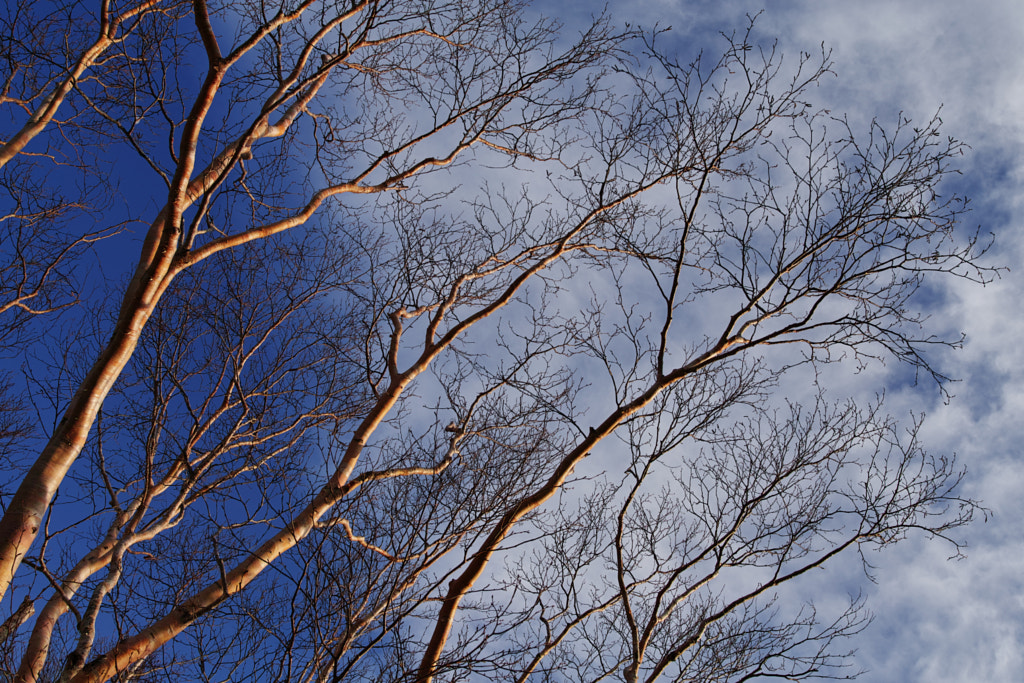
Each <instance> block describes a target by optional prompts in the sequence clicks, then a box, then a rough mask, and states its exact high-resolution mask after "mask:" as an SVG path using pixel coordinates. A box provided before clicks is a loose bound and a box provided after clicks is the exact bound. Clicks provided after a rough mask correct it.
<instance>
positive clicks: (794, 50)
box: [535, 0, 1024, 683]
mask: <svg viewBox="0 0 1024 683" xmlns="http://www.w3.org/2000/svg"><path fill="white" fill-rule="evenodd" d="M603 4H604V0H566V5H565V7H563V8H557V7H555V6H554V3H552V6H550V7H547V6H545V4H543V3H537V4H536V5H535V8H536V9H537V10H539V11H545V12H551V13H554V14H556V15H559V16H564V17H566V21H567V22H569V23H570V24H571V22H572V21H573V17H579V16H585V15H586V14H588V13H590V12H592V11H600V8H601V7H602V6H603ZM607 7H608V11H609V13H610V14H611V17H612V19H613V20H614V21H616V22H619V23H621V22H625V21H630V22H632V23H634V24H637V23H639V24H641V25H643V26H647V27H650V26H653V25H655V24H657V25H659V26H662V27H666V26H671V27H672V32H671V38H670V39H671V40H675V41H678V44H679V46H680V50H684V51H686V52H688V53H692V52H695V51H696V50H697V49H699V48H700V47H701V46H704V45H707V46H709V50H710V53H711V54H715V50H714V49H713V46H714V45H715V40H716V36H717V33H718V32H719V31H724V32H730V31H732V30H742V29H743V28H744V26H745V24H746V19H745V15H748V14H749V15H754V14H757V13H758V12H761V14H760V16H759V17H758V20H757V27H758V29H757V33H758V36H760V38H761V39H763V40H770V39H771V38H773V37H774V38H777V39H778V41H779V49H780V51H781V52H783V53H784V54H787V55H791V56H792V57H793V58H795V56H796V55H797V54H798V53H799V51H801V50H804V51H810V52H815V51H817V50H818V48H819V46H820V45H821V44H824V45H825V47H826V48H828V49H831V51H832V59H833V62H834V67H833V68H834V71H835V73H836V75H835V77H834V78H827V79H826V80H825V82H824V83H823V84H822V85H821V87H820V88H819V89H818V91H817V92H816V94H815V95H816V97H817V98H818V100H817V102H816V104H818V105H820V106H823V107H827V108H829V109H831V110H832V111H833V112H835V113H837V114H840V113H845V114H848V115H849V117H850V120H851V121H852V122H854V123H855V125H856V124H857V123H859V124H861V126H862V127H863V126H865V125H866V123H867V122H869V121H870V120H871V119H872V117H874V116H878V117H879V118H880V119H881V120H882V121H883V122H885V121H892V120H893V119H894V118H895V116H897V115H898V113H899V112H904V113H905V114H906V115H907V116H910V117H911V118H913V119H915V120H927V119H928V118H930V117H931V116H932V115H933V114H935V113H936V112H937V111H938V112H939V114H940V116H941V118H942V119H943V121H944V129H945V131H946V132H948V133H949V134H950V135H954V136H956V137H958V138H960V139H962V140H964V141H965V142H966V143H967V144H969V145H970V147H971V150H970V152H969V153H968V154H967V155H966V156H965V157H964V159H963V161H962V167H961V168H962V171H963V175H962V176H961V177H960V178H959V179H958V180H956V182H955V187H951V188H949V189H950V190H951V191H952V190H955V191H957V192H961V193H966V194H967V195H969V196H970V197H971V198H972V205H973V212H972V213H971V214H969V215H968V217H967V219H966V223H965V226H964V227H965V229H970V228H973V227H976V226H980V228H981V231H982V233H983V234H988V233H991V234H993V235H994V237H995V240H996V241H995V243H994V247H993V249H992V250H991V252H990V254H989V256H988V257H987V262H988V263H989V264H991V265H994V266H1006V267H1008V268H1009V270H1007V271H1005V272H1003V273H1002V277H1001V278H1000V279H999V280H998V281H996V282H994V283H992V284H989V285H988V286H985V287H981V286H978V285H973V284H971V283H968V282H964V281H955V282H946V283H945V284H944V287H945V289H943V290H942V291H941V292H940V295H941V296H940V297H939V301H941V306H940V308H939V309H938V311H937V313H936V318H938V319H937V320H936V321H935V323H936V325H937V326H938V327H939V328H940V329H951V330H957V331H959V330H963V331H964V332H965V333H966V335H967V343H966V345H965V348H964V349H963V350H961V351H959V352H950V353H948V354H944V355H943V357H942V358H941V359H940V363H939V365H940V368H941V369H942V370H944V371H945V372H946V373H947V374H949V375H950V376H952V377H955V378H959V379H960V381H959V382H957V383H956V384H955V385H953V386H952V387H951V392H952V393H953V394H954V395H955V396H954V398H953V399H952V400H951V401H949V402H948V403H946V402H944V401H943V400H942V398H941V396H939V395H938V392H937V391H935V390H934V386H933V385H929V386H914V385H912V384H907V383H906V382H902V381H901V382H895V381H894V377H895V373H897V372H898V371H899V370H898V369H895V368H891V367H890V368H886V369H882V370H878V371H875V372H871V373H865V374H864V375H863V376H860V377H859V378H858V379H857V382H856V385H851V386H849V387H838V389H840V390H841V391H844V392H846V393H852V394H854V395H857V396H860V397H862V398H866V399H870V398H871V397H873V396H874V395H875V394H876V393H877V392H879V391H881V390H883V389H884V390H885V391H886V404H887V407H888V410H889V411H890V412H893V413H894V414H897V415H908V414H909V413H910V412H911V411H913V412H914V413H915V414H919V413H920V412H921V411H925V412H926V413H927V416H926V420H925V422H924V428H923V432H922V434H923V439H924V442H925V445H926V446H927V447H928V448H929V450H931V451H932V452H935V453H937V454H942V453H946V454H948V453H955V454H956V455H957V457H958V460H959V462H960V463H961V464H962V465H963V466H965V467H966V468H967V472H968V474H967V477H966V479H965V483H964V489H963V493H964V494H965V495H966V496H968V497H970V498H973V499H976V500H978V501H980V502H981V503H982V504H983V505H984V506H985V508H987V511H988V512H987V514H986V515H985V517H987V520H984V519H981V518H980V516H979V519H978V521H977V522H976V523H974V524H973V525H972V526H970V527H969V528H968V529H967V530H966V531H965V532H964V535H965V537H966V539H967V541H968V547H967V549H966V557H965V558H963V559H955V560H950V559H948V556H949V554H950V552H951V548H950V546H949V545H947V544H943V543H936V542H929V540H928V539H925V538H912V539H910V540H909V541H908V542H906V543H904V544H901V545H900V546H898V547H897V548H895V549H894V550H891V551H888V552H886V553H884V554H882V555H879V556H877V557H874V556H873V557H871V558H869V559H870V560H871V561H872V563H873V564H874V566H875V568H876V569H875V572H874V576H875V581H876V582H875V583H873V584H872V583H868V582H866V581H865V580H864V579H863V577H862V576H857V575H856V573H857V572H858V571H859V566H853V565H843V566H839V567H835V568H833V569H831V570H830V571H827V572H823V573H822V575H820V576H815V577H811V581H809V582H806V583H801V584H800V589H801V590H807V591H808V592H810V593H814V594H820V595H822V596H827V595H829V594H830V593H831V594H835V593H837V592H840V591H842V590H846V587H847V586H849V585H853V584H855V585H858V586H863V589H864V593H865V596H866V597H867V599H868V606H869V608H871V609H872V611H873V612H874V614H875V621H874V623H873V625H872V626H871V627H870V628H869V629H868V630H867V631H866V632H865V633H863V634H861V635H860V636H859V637H858V639H857V641H856V643H854V645H855V646H856V647H857V648H858V649H859V653H858V654H857V657H856V660H855V666H857V667H861V668H864V669H866V670H867V672H866V673H865V674H864V675H863V676H862V677H861V678H860V680H862V681H870V682H881V683H887V682H893V683H895V682H897V681H898V682H901V683H902V682H917V681H922V682H923V681H928V682H930V683H932V682H933V683H946V682H961V681H991V682H995V683H999V682H1003V681H1005V682H1011V681H1018V680H1020V679H1021V674H1020V672H1021V671H1024V534H1022V533H1021V530H1020V526H1021V524H1020V520H1024V500H1022V498H1024V496H1022V495H1021V492H1022V490H1024V459H1022V458H1021V457H1020V455H1019V451H1020V447H1019V444H1021V443H1024V420H1022V419H1021V418H1020V415H1021V413H1022V412H1024V344H1022V343H1021V340H1024V316H1022V315H1021V312H1022V308H1024V307H1022V305H1021V302H1022V301H1024V270H1022V269H1021V268H1019V267H1018V264H1019V263H1021V261H1022V257H1024V234H1022V231H1021V230H1020V227H1019V226H1020V225H1021V223H1022V221H1024V192H1022V190H1024V188H1022V187H1021V186H1022V184H1024V165H1022V163H1021V161H1020V160H1021V159H1022V158H1024V156H1022V153H1024V117H1022V116H1021V114H1022V111H1024V51H1021V50H1020V49H1019V46H1022V45H1024V3H1021V2H1020V0H973V1H971V2H966V1H964V0H889V1H887V2H882V1H880V0H845V1H844V2H840V1H826V0H819V1H817V2H816V1H814V0H778V1H774V2H773V1H772V0H648V1H647V2H637V0H609V1H608V5H607ZM854 564H856V562H854ZM839 597H840V598H842V597H845V594H844V595H840V596H839Z"/></svg>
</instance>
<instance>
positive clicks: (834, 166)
mask: <svg viewBox="0 0 1024 683" xmlns="http://www.w3.org/2000/svg"><path fill="white" fill-rule="evenodd" d="M0 21H2V28H0V40H2V41H3V42H2V45H3V54H5V55H6V62H5V70H4V88H3V91H2V99H0V105H2V111H3V112H4V113H5V116H4V118H3V119H2V124H0V125H2V132H0V137H2V140H0V143H2V145H0V183H2V185H3V187H4V190H5V191H4V193H3V195H2V198H0V201H3V217H2V220H0V247H2V250H0V258H2V261H0V352H2V353H3V355H4V359H3V363H4V365H5V369H7V370H8V372H7V375H8V380H7V381H6V382H5V383H4V384H2V385H0V390H2V394H0V398H2V403H0V458H3V470H4V471H5V472H6V473H7V475H6V477H5V479H4V481H2V482H0V487H2V488H0V493H2V496H3V506H4V507H3V520H2V522H0V591H2V595H3V599H4V603H3V604H4V605H5V609H6V610H7V611H6V614H5V616H6V615H10V616H9V618H7V620H6V621H5V622H4V623H3V625H2V626H0V670H2V671H3V676H5V679H10V680H17V681H43V680H47V681H48V680H60V681H75V682H81V681H105V680H164V679H175V680H211V681H212V680H226V679H255V680H267V681H272V680H280V681H296V682H297V681H342V680H346V681H349V680H351V681H359V680H374V681H391V680H394V681H399V680H401V681H417V682H423V683H425V682H427V681H433V680H436V681H456V680H487V679H494V680H503V681H504V680H517V681H526V680H539V681H548V680H550V681H560V680H567V681H577V680H579V681H591V680H594V681H596V680H601V679H604V678H609V677H611V678H622V679H623V680H625V681H630V682H632V681H639V680H644V681H655V680H677V681H690V680H695V681H719V680H721V681H743V680H750V679H757V678H758V677H785V678H788V679H789V680H802V679H806V678H815V677H843V676H846V675H848V674H852V673H853V672H854V670H853V669H850V668H848V666H849V664H850V662H849V660H848V657H847V653H848V650H849V648H848V647H847V646H846V645H844V644H842V643H841V642H840V641H841V640H843V639H844V638H846V637H848V636H852V635H854V634H856V633H857V632H859V631H860V630H861V629H862V628H863V626H864V625H865V623H866V619H867V617H866V612H865V611H864V608H863V604H862V603H861V601H860V600H859V599H858V598H851V600H850V602H849V605H848V608H847V609H845V610H840V611H838V612H837V613H834V614H833V613H830V612H828V611H822V612H821V613H819V611H818V610H817V609H816V608H815V606H814V605H813V604H812V602H811V601H806V604H795V603H794V602H793V600H792V595H793V594H792V593H786V592H785V591H787V590H788V588H787V587H788V585H789V584H790V583H791V582H793V581H797V580H799V579H801V578H802V577H805V576H806V575H807V574H808V572H810V571H812V570H814V569H816V568H819V567H822V566H824V565H826V564H827V563H830V562H832V561H833V560H834V559H835V558H837V557H840V556H853V557H856V556H857V555H858V553H859V554H860V557H861V558H862V560H863V561H864V563H865V567H866V568H867V567H869V563H868V560H867V559H866V556H865V553H866V552H867V551H869V550H871V549H874V548H879V547H884V546H887V545H890V544H893V543H896V542H899V541H901V540H902V539H904V538H905V537H906V536H907V534H909V533H914V532H920V533H924V534H927V535H931V536H934V537H938V538H940V539H945V541H947V542H949V543H951V544H952V548H953V552H956V551H957V550H958V548H959V543H960V541H959V537H958V536H957V535H956V533H957V529H958V527H961V526H962V525H963V524H965V523H966V522H967V521H969V520H970V518H971V515H972V513H973V512H974V510H975V504H974V503H973V502H972V501H970V500H965V499H963V498H962V497H961V496H960V495H959V494H958V492H957V485H958V483H959V481H960V477H961V475H962V472H961V471H960V470H959V469H958V467H957V466H956V465H955V463H954V462H953V460H952V458H950V457H947V456H944V455H932V454H930V453H928V452H926V451H925V450H924V449H923V448H922V447H921V445H920V443H919V442H918V439H917V430H918V427H919V423H918V421H917V420H915V419H914V418H913V417H910V418H905V417H903V416H892V415H889V414H888V413H887V412H886V411H885V408H884V405H883V402H882V400H881V398H879V399H878V400H876V401H874V402H872V403H868V404H865V403H863V402H860V403H858V402H856V401H854V400H852V398H850V397H848V396H846V395H844V392H843V390H842V387H836V386H825V382H824V381H823V380H820V377H821V374H820V373H822V372H823V371H824V370H825V369H826V368H833V367H835V366H838V367H839V368H841V371H843V372H845V371H850V372H854V371H856V370H857V368H858V367H862V366H863V365H864V364H870V363H874V362H879V361H881V362H897V363H902V364H905V366H906V367H908V368H909V369H911V370H912V371H913V372H915V373H917V374H918V376H920V377H922V378H926V379H927V380H928V381H933V380H934V382H935V383H936V385H937V386H939V387H940V388H941V387H942V386H943V383H944V381H945V379H946V378H945V377H944V375H943V374H942V371H941V368H937V367H935V365H934V363H933V361H932V356H931V355H929V349H930V348H932V347H934V346H936V345H956V344H957V343H959V340H958V339H946V338H942V337H939V336H936V334H937V331H936V330H933V329H930V327H929V324H928V321H927V318H926V316H925V315H924V310H923V304H922V298H923V297H922V296H921V293H922V288H924V289H927V288H928V287H930V286H931V283H932V282H934V281H935V279H936V278H942V277H959V278H969V279H973V280H979V281H985V280H987V279H988V278H989V277H990V276H991V272H990V271H989V270H986V269H985V268H984V267H982V265H980V263H979V261H978V259H979V256H980V255H981V253H982V252H983V247H984V245H979V244H978V243H977V240H976V238H975V237H974V236H972V235H970V234H965V232H964V230H963V229H962V227H960V226H959V225H958V219H959V217H960V216H961V214H962V213H963V211H964V209H965V202H964V201H963V200H962V199H961V198H959V197H956V196H950V195H945V194H942V193H941V191H942V189H943V188H942V187H941V184H942V182H943V180H944V179H945V178H946V177H947V176H948V175H950V174H952V173H955V172H956V161H957V158H958V157H959V156H960V154H961V153H962V148H963V147H962V144H961V143H960V142H959V141H957V140H956V139H954V138H952V137H949V136H947V135H945V134H944V133H943V132H942V131H941V128H940V121H939V120H938V118H937V117H936V118H934V119H932V120H930V121H924V122H911V121H909V120H908V119H906V118H903V117H900V118H898V119H897V120H894V121H876V122H874V123H872V124H871V125H870V126H868V127H867V128H866V129H864V130H856V129H855V127H854V126H853V125H851V124H850V123H849V122H848V121H847V120H846V119H845V118H843V117H842V115H840V114H837V113H835V112H831V111H828V110H826V109H822V108H820V107H818V106H816V105H815V104H814V103H813V99H814V97H813V95H814V93H813V89H814V87H815V86H816V85H817V84H818V83H819V82H820V80H821V79H822V78H824V77H826V76H828V75H830V73H831V69H832V64H831V61H830V56H829V54H828V52H827V51H825V50H822V51H820V52H817V53H802V54H798V55H790V56H787V57H786V58H785V59H783V56H782V55H781V54H778V53H777V50H776V49H775V47H774V46H773V44H772V43H771V42H770V41H766V40H765V39H763V38H762V37H760V36H759V35H758V33H757V31H756V30H755V28H754V26H753V22H751V23H750V24H749V25H747V26H745V27H740V29H739V30H738V31H737V32H735V33H727V34H724V35H723V36H722V38H721V40H720V41H719V43H718V45H719V52H718V53H716V54H714V55H712V54H711V53H710V51H707V50H706V51H704V52H702V53H700V54H682V53H681V52H680V49H681V48H680V47H679V45H678V44H677V43H674V42H673V41H671V40H670V39H669V36H667V35H666V34H665V32H664V31H662V30H659V29H653V30H644V29H637V28H633V27H629V26H625V27H618V26H616V25H615V24H614V23H613V22H612V21H611V20H610V19H609V18H608V17H606V16H598V17H596V18H594V19H593V20H592V21H591V22H590V23H589V24H588V25H587V26H586V27H584V28H583V29H582V30H569V29H567V28H565V27H564V26H562V25H560V24H559V23H558V22H556V21H553V20H551V19H548V18H545V17H541V16H539V15H538V14H537V13H536V11H535V8H533V7H530V6H529V5H526V4H524V3H520V2H513V1H506V0H440V1H430V2H424V1H422V0H379V1H377V0H352V1H351V2H343V3H338V2H328V1H323V0H321V1H317V2H313V1H311V0H306V1H301V0H291V1H289V2H282V3H278V4H271V3H266V2H254V1H248V0H247V1H245V2H230V3H211V2H207V1H205V0H193V1H191V2H183V1H181V0H142V1H140V0H133V1H129V2H123V3H115V2H109V0H104V1H103V2H101V3H100V4H99V7H96V6H95V5H93V4H85V3H79V2H73V1H70V0H60V1H55V2H28V1H27V0H26V1H19V2H16V3H13V4H9V5H8V7H7V9H6V10H5V14H4V15H3V17H2V19H0ZM794 384H798V385H799V387H798V390H797V389H794ZM880 393H881V392H880ZM843 595H845V591H844V592H843Z"/></svg>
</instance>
